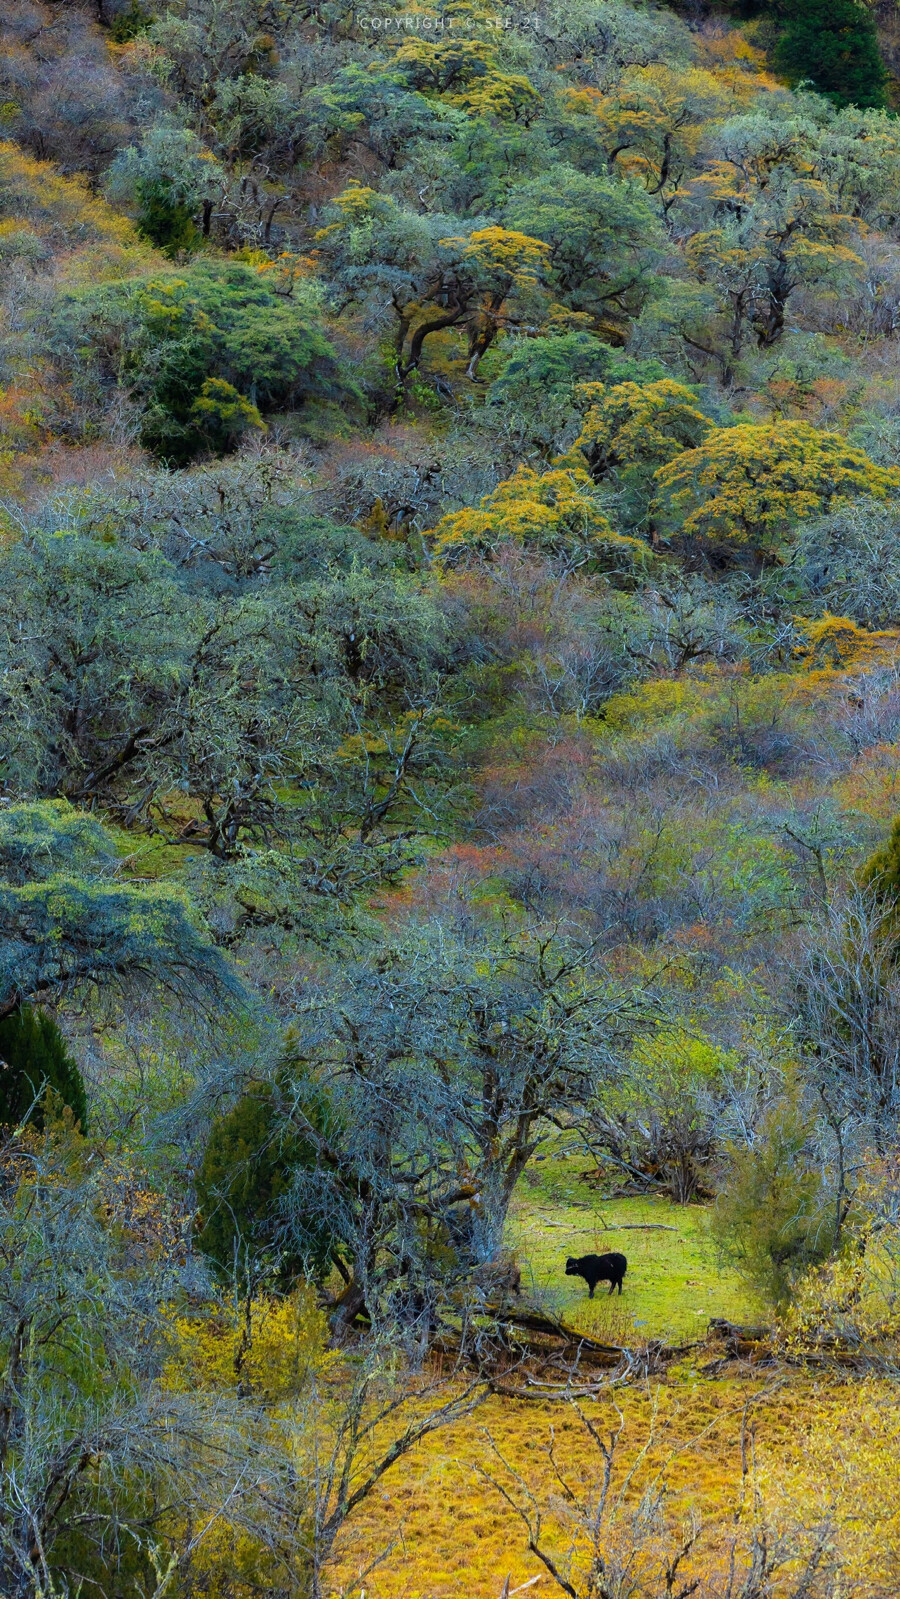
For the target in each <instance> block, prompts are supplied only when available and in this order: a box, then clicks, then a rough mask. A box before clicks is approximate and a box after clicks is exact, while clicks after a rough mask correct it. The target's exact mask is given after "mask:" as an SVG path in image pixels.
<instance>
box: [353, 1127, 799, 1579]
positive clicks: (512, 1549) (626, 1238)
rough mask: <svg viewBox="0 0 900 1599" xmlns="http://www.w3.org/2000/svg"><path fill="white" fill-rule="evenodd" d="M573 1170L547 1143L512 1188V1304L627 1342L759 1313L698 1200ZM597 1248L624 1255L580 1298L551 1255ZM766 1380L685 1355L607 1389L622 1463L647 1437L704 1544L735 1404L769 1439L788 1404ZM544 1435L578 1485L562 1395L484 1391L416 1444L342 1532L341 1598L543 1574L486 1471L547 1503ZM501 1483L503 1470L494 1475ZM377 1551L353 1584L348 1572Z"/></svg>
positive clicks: (732, 1453)
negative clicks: (747, 1410) (661, 1370)
mask: <svg viewBox="0 0 900 1599" xmlns="http://www.w3.org/2000/svg"><path fill="white" fill-rule="evenodd" d="M588 1165H589V1162H588V1161H587V1159H586V1158H585V1157H584V1155H583V1154H581V1153H580V1152H578V1153H575V1152H567V1150H566V1146H565V1144H564V1143H561V1142H558V1143H557V1146H556V1148H555V1149H553V1150H552V1152H551V1153H549V1154H548V1155H546V1156H545V1158H543V1159H538V1160H535V1161H533V1162H532V1164H531V1166H530V1167H529V1169H528V1171H527V1172H526V1174H525V1179H524V1181H523V1182H522V1183H521V1184H520V1187H519V1191H518V1193H517V1196H516V1199H515V1202H514V1206H513V1210H512V1214H511V1217H510V1223H509V1231H508V1237H507V1243H508V1246H509V1249H510V1250H511V1251H512V1252H515V1255H516V1258H517V1260H518V1261H519V1264H520V1266H521V1269H522V1286H523V1303H531V1304H538V1305H540V1306H541V1307H542V1308H544V1309H545V1310H546V1311H548V1312H551V1313H553V1314H555V1315H557V1316H561V1317H562V1318H563V1319H564V1320H565V1321H566V1322H568V1323H569V1324H571V1325H573V1326H575V1327H577V1328H578V1329H579V1330H580V1331H584V1332H586V1333H588V1334H591V1335H593V1336H595V1337H598V1338H599V1339H601V1340H602V1341H604V1342H621V1343H626V1344H629V1345H632V1346H633V1345H636V1344H640V1343H643V1342H645V1341H646V1340H648V1339H651V1338H661V1339H664V1340H665V1341H667V1342H675V1343H689V1342H691V1341H692V1340H693V1339H695V1338H698V1337H700V1336H702V1334H703V1332H704V1331H705V1329H706V1323H707V1321H708V1320H709V1318H710V1317H712V1316H725V1317H728V1318H729V1319H733V1320H747V1319H753V1318H755V1317H756V1316H757V1314H758V1312H759V1307H758V1306H757V1305H754V1303H753V1301H752V1299H751V1298H750V1296H749V1295H748V1294H747V1292H746V1290H745V1289H744V1288H743V1286H742V1285H741V1283H740V1281H739V1280H738V1278H737V1277H736V1276H735V1275H734V1273H733V1272H730V1271H728V1270H727V1269H725V1268H724V1267H723V1266H722V1265H721V1263H720V1262H719V1261H718V1260H717V1257H716V1252H715V1249H714V1246H713V1243H712V1240H711V1238H710V1234H709V1229H708V1211H707V1210H706V1209H705V1208H704V1207H703V1206H687V1207H683V1206H681V1207H680V1206H675V1205H671V1204H670V1203H669V1202H668V1201H666V1200H662V1199H653V1198H646V1199H645V1198H641V1199H631V1198H626V1199H609V1198H604V1197H602V1196H601V1195H600V1194H598V1193H597V1192H596V1191H595V1190H594V1189H593V1188H592V1187H591V1186H590V1184H588V1183H587V1182H586V1181H585V1180H584V1173H585V1170H586V1168H587V1167H588ZM644 1229H651V1230H644ZM610 1249H618V1250H621V1252H622V1253H623V1254H625V1255H627V1257H628V1261H629V1267H628V1273H627V1275H626V1279H625V1289H624V1293H623V1294H622V1296H621V1299H620V1298H619V1296H618V1295H615V1296H613V1297H612V1298H610V1297H609V1295H608V1292H607V1289H606V1288H605V1286H603V1285H601V1287H600V1288H599V1289H598V1290H597V1297H596V1298H595V1299H594V1300H593V1301H591V1300H590V1299H589V1298H588V1291H587V1287H586V1285H585V1284H584V1282H583V1281H582V1280H581V1279H580V1278H574V1277H569V1278H567V1277H566V1276H565V1262H566V1257H567V1255H569V1254H576V1255H581V1254H587V1253H598V1254H599V1253H602V1252H604V1251H606V1250H610ZM706 1358H708V1357H706ZM770 1386H771V1375H770V1374H767V1373H760V1374H759V1375H758V1376H756V1377H752V1378H748V1377H746V1376H745V1377H742V1378H740V1379H738V1378H735V1377H734V1376H726V1377H724V1378H722V1379H719V1380H717V1379H715V1378H713V1377H703V1376H702V1375H701V1374H700V1373H699V1372H698V1370H697V1369H696V1368H695V1366H694V1365H692V1363H691V1356H690V1355H688V1356H687V1357H686V1358H685V1359H684V1360H683V1361H682V1362H681V1363H680V1364H679V1365H678V1366H675V1367H672V1368H670V1371H669V1374H668V1376H667V1377H666V1379H665V1380H664V1381H663V1382H662V1383H651V1384H647V1385H644V1386H641V1385H637V1386H635V1387H634V1388H629V1389H620V1390H618V1392H617V1393H616V1396H615V1398H616V1404H617V1405H618V1407H619V1410H620V1411H621V1413H622V1414H623V1415H624V1416H625V1418H626V1424H627V1425H626V1432H625V1435H624V1438H623V1450H622V1459H623V1463H625V1462H628V1461H630V1460H633V1459H634V1457H635V1455H636V1453H637V1452H638V1451H639V1450H640V1448H641V1447H642V1446H643V1445H644V1444H646V1442H647V1440H648V1437H649V1435H650V1433H651V1431H653V1432H655V1434H656V1438H657V1441H656V1442H655V1443H654V1445H653V1446H652V1448H651V1450H650V1454H649V1456H648V1467H647V1469H648V1472H649V1476H650V1477H652V1476H653V1474H654V1473H655V1472H657V1471H659V1470H660V1469H662V1470H664V1472H665V1475H666V1478H667V1481H668V1482H669V1484H670V1487H671V1490H672V1495H673V1498H672V1503H673V1507H674V1508H675V1516H676V1521H677V1519H678V1517H679V1516H684V1515H687V1514H689V1513H690V1512H691V1510H692V1509H696V1510H697V1511H698V1512H699V1513H700V1514H701V1515H702V1519H703V1521H704V1523H706V1524H707V1526H708V1527H709V1532H710V1537H711V1539H712V1541H713V1545H714V1546H715V1551H717V1550H718V1545H719V1543H720V1542H721V1539H720V1538H719V1533H718V1531H717V1529H723V1528H727V1527H729V1526H730V1525H731V1520H730V1518H731V1516H732V1514H733V1509H734V1504H735V1502H736V1495H737V1493H738V1487H739V1481H740V1428H741V1416H742V1414H743V1408H744V1405H745V1403H746V1401H747V1399H748V1398H751V1399H752V1400H753V1402H754V1407H755V1408H758V1411H759V1416H760V1421H761V1423H762V1426H763V1427H764V1428H765V1430H766V1431H767V1433H768V1434H769V1435H770V1437H771V1438H772V1439H773V1440H776V1439H778V1438H780V1437H782V1436H787V1434H788V1433H789V1432H790V1431H791V1426H790V1422H789V1420H788V1411H787V1410H786V1409H785V1407H784V1405H783V1403H781V1402H780V1401H776V1399H775V1396H774V1394H773V1395H772V1396H771V1397H770V1396H769V1389H770ZM797 1402H798V1403H799V1402H800V1401H799V1389H798V1398H797ZM792 1404H793V1402H792ZM586 1405H587V1408H588V1409H589V1411H590V1413H591V1417H592V1419H593V1420H594V1421H597V1422H599V1423H601V1424H602V1426H603V1427H604V1428H606V1427H615V1426H616V1425H617V1424H618V1412H617V1410H616V1409H615V1408H614V1406H613V1404H612V1403H611V1397H610V1396H604V1397H600V1398H598V1399H597V1400H588V1401H586ZM654 1415H655V1420H654V1419H653V1417H654ZM551 1438H555V1439H556V1440H557V1447H558V1448H559V1447H561V1448H562V1449H563V1450H564V1452H565V1457H566V1459H567V1461H568V1462H569V1464H570V1465H571V1468H572V1471H573V1474H574V1479H575V1480H576V1481H578V1482H579V1483H581V1484H582V1485H583V1488H584V1491H585V1492H586V1493H590V1492H591V1491H592V1488H593V1486H594V1485H595V1484H596V1481H597V1478H598V1474H599V1467H600V1465H601V1464H602V1463H601V1462H600V1461H599V1459H598V1457H597V1454H596V1450H595V1448H594V1446H593V1444H592V1443H591V1441H590V1439H589V1438H588V1436H587V1434H586V1432H585V1430H584V1428H583V1426H582V1424H581V1423H580V1421H579V1419H578V1417H577V1415H576V1414H575V1413H574V1412H573V1411H572V1408H571V1406H569V1405H567V1404H564V1403H563V1404H561V1403H559V1402H551V1401H547V1402H542V1401H540V1400H537V1401H536V1400H527V1401H516V1400H511V1399H509V1398H505V1397H499V1396H498V1397H495V1398H492V1399H491V1400H489V1401H488V1403H487V1404H486V1405H484V1406H483V1407H482V1408H481V1409H480V1410H479V1411H477V1412H476V1414H475V1415H474V1416H472V1417H471V1418H470V1419H469V1420H467V1421H464V1422H460V1423H457V1425H456V1426H454V1427H452V1428H449V1429H447V1430H446V1431H442V1432H438V1433H436V1434H435V1435H434V1436H433V1437H431V1438H429V1439H427V1440H425V1441H424V1442H423V1443H422V1444H421V1445H420V1446H418V1448H417V1449H416V1450H414V1451H413V1452H412V1453H411V1454H410V1455H409V1456H408V1457H406V1459H404V1460H403V1461H401V1462H400V1464H399V1465H398V1466H397V1467H396V1468H395V1469H394V1470H393V1471H392V1472H391V1473H390V1474H389V1476H388V1477H386V1478H385V1479H383V1481H382V1483H381V1485H380V1487H379V1490H378V1491H377V1492H376V1494H375V1495H374V1496H373V1497H372V1498H371V1499H369V1500H368V1501H367V1502H366V1503H365V1504H364V1505H363V1506H361V1507H360V1510H359V1512H357V1514H356V1516H355V1517H354V1519H353V1522H352V1525H351V1526H350V1527H349V1528H348V1536H347V1539H346V1541H345V1544H344V1559H343V1561H342V1564H341V1568H340V1573H339V1575H340V1578H341V1580H342V1581H343V1582H344V1583H346V1584H347V1587H346V1590H345V1591H346V1592H347V1594H348V1599H349V1596H353V1599H359V1594H360V1592H361V1591H363V1590H364V1592H365V1594H366V1596H367V1599H499V1595H500V1593H501V1590H502V1587H503V1583H504V1581H505V1579H506V1577H507V1575H509V1577H510V1585H511V1587H512V1588H515V1587H516V1586H517V1584H520V1583H526V1582H529V1581H530V1580H531V1579H532V1578H535V1577H538V1576H539V1575H540V1574H541V1573H542V1571H543V1568H542V1567H541V1565H540V1562H539V1561H537V1560H536V1558H535V1557H534V1555H532V1554H530V1553H529V1551H528V1547H527V1542H528V1538H527V1533H526V1532H525V1529H524V1527H523V1524H522V1522H521V1521H520V1520H519V1519H518V1518H517V1516H516V1515H515V1513H514V1511H513V1510H512V1509H511V1507H510V1506H509V1505H508V1504H507V1503H506V1502H505V1501H504V1500H503V1498H502V1496H501V1495H500V1493H499V1492H498V1491H497V1489H496V1488H495V1487H493V1486H492V1485H491V1483H490V1481H489V1480H488V1478H489V1476H495V1477H497V1478H498V1479H499V1478H504V1472H505V1468H504V1467H502V1466H501V1465H500V1461H499V1457H500V1456H501V1455H502V1456H503V1458H504V1459H505V1460H506V1461H507V1462H508V1463H509V1465H510V1466H511V1467H512V1468H513V1469H514V1470H515V1471H516V1472H519V1473H520V1474H521V1476H522V1479H523V1481H524V1482H527V1483H528V1485H529V1487H530V1488H531V1490H532V1491H533V1492H534V1494H535V1496H536V1499H538V1500H547V1501H548V1502H549V1500H550V1499H552V1497H553V1494H554V1492H555V1489H554V1484H553V1481H552V1472H551V1468H550V1464H549V1461H548V1456H547V1448H548V1445H549V1444H550V1442H551ZM498 1452H499V1453H498ZM485 1473H487V1475H485ZM645 1476H646V1473H645ZM504 1480H506V1481H507V1482H509V1481H510V1480H511V1479H509V1476H508V1473H507V1474H506V1477H505V1479H504ZM647 1480H649V1477H648V1478H647ZM643 1482H644V1477H642V1478H641V1483H642V1484H643ZM557 1497H558V1495H557ZM549 1525H550V1526H551V1538H552V1540H554V1543H555V1547H556V1548H557V1549H562V1547H563V1542H562V1541H560V1540H561V1532H560V1529H559V1528H558V1527H556V1529H555V1530H552V1529H553V1528H554V1512H553V1511H552V1509H551V1513H550V1523H549ZM386 1550H390V1552H389V1553H387V1554H386V1556H385V1558H384V1560H383V1561H382V1562H381V1563H379V1564H378V1565H377V1566H376V1568H375V1569H374V1570H372V1571H371V1572H370V1573H369V1574H368V1576H366V1577H365V1578H364V1579H361V1578H360V1577H359V1575H358V1574H360V1573H362V1572H363V1571H365V1568H366V1566H367V1565H368V1564H369V1562H370V1561H371V1560H372V1559H373V1558H374V1557H375V1556H376V1555H377V1554H378V1552H379V1551H386ZM702 1558H703V1560H704V1561H705V1562H707V1565H708V1562H709V1560H710V1559H713V1560H716V1559H718V1558H719V1554H718V1552H713V1553H711V1552H710V1544H709V1543H707V1544H706V1545H705V1548H704V1553H703V1556H702ZM699 1559H700V1556H699V1554H698V1560H699ZM551 1586H552V1585H551V1583H550V1581H549V1580H548V1579H547V1576H546V1573H545V1572H544V1573H543V1575H541V1576H540V1582H539V1583H537V1584H535V1592H536V1593H537V1594H538V1595H539V1594H541V1593H543V1592H546V1593H548V1594H549V1593H550V1592H551ZM528 1591H529V1592H530V1589H529V1590H528Z"/></svg>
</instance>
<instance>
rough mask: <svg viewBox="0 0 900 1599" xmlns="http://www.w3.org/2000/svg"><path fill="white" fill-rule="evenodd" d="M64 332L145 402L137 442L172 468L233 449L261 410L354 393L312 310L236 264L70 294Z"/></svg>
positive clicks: (104, 377) (101, 370)
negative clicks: (140, 442) (209, 453)
mask: <svg viewBox="0 0 900 1599" xmlns="http://www.w3.org/2000/svg"><path fill="white" fill-rule="evenodd" d="M60 333H61V336H62V339H61V342H62V341H64V342H65V349H64V350H62V352H61V353H62V359H63V360H66V359H71V349H72V346H73V344H77V345H80V348H79V351H78V353H79V355H80V356H81V357H82V359H83V358H84V357H85V356H87V357H88V358H90V357H93V360H94V363H95V369H96V371H97V376H98V379H99V381H100V383H101V384H102V385H103V386H104V387H105V386H106V385H108V384H109V382H110V381H113V382H119V383H125V384H127V386H128V388H129V389H130V391H131V393H132V395H133V396H134V397H136V398H137V399H138V400H140V401H142V402H143V405H144V421H143V428H142V442H143V443H144V445H145V446H146V447H147V448H148V449H149V450H151V451H152V452H153V454H154V455H156V456H157V457H159V458H160V459H161V460H164V461H166V462H168V463H169V464H171V465H182V464H184V463H185V462H187V461H190V460H191V459H193V457H194V456H196V455H198V454H200V453H201V452H203V451H206V450H212V451H214V452H216V453H224V452H225V451H227V450H229V449H233V448H234V446H235V444H236V443H237V442H238V440H239V439H240V437H241V435H242V434H243V433H244V432H246V430H247V428H251V427H259V426H260V425H261V415H260V414H261V413H266V412H271V411H277V410H292V411H293V410H297V409H298V408H300V407H301V406H302V405H303V404H304V402H305V401H306V400H307V399H320V400H321V399H341V400H342V401H343V402H344V403H345V404H346V402H347V400H348V399H351V398H353V397H355V396H356V390H355V387H354V385H353V384H352V382H350V381H349V379H348V378H347V377H345V375H344V374H343V372H342V370H341V367H340V364H339V361H338V357H337V354H336V352H335V351H334V349H333V348H332V346H331V345H330V344H329V342H328V340H327V339H326V337H325V335H324V333H323V332H322V331H321V329H320V327H319V326H318V325H317V323H316V318H315V314H314V313H313V312H311V311H310V309H309V307H308V306H303V305H302V304H298V303H297V302H296V301H295V300H293V299H288V298H286V297H284V296H282V295H278V294H275V293H274V292H273V290H272V289H270V288H269V286H268V283H267V281H266V277H265V274H264V273H263V272H261V271H259V270H257V268H256V267H254V266H248V265H247V264H245V263H244V262H238V261H230V262H226V263H222V262H205V261H204V262H195V263H192V264H191V265H190V266H189V267H187V268H186V269H185V270H184V271H183V272H181V273H178V274H176V273H174V272H173V273H172V274H166V275H165V276H162V277H159V278H140V279H133V280H131V281H129V282H126V283H113V284H105V285H104V286H103V287H102V288H100V289H92V290H88V291H87V292H86V293H84V294H82V295H79V296H78V297H77V298H75V297H72V298H71V299H69V300H68V301H67V302H66V304H65V307H64V310H63V311H62V313H61V321H60Z"/></svg>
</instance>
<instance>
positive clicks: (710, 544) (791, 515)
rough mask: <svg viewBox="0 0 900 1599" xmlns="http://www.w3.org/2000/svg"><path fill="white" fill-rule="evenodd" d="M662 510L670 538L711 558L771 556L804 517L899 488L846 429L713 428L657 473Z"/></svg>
mask: <svg viewBox="0 0 900 1599" xmlns="http://www.w3.org/2000/svg"><path fill="white" fill-rule="evenodd" d="M656 483H657V501H656V507H655V510H656V514H657V516H658V518H659V521H660V525H661V526H662V527H663V528H664V529H665V530H666V531H667V532H668V534H669V535H670V537H671V539H672V540H673V541H675V542H677V543H679V544H681V545H686V546H688V547H689V548H691V547H692V548H693V550H694V551H695V552H696V553H698V554H702V555H703V556H704V557H706V558H711V559H713V560H732V559H735V558H736V557H737V558H743V559H748V558H749V559H750V560H751V561H753V562H763V563H765V562H770V561H772V560H773V559H774V558H775V557H776V556H777V552H778V550H779V548H780V547H781V546H782V545H783V543H784V541H785V539H786V538H787V537H788V535H789V533H790V530H791V527H792V526H793V525H794V524H795V523H796V522H799V521H800V520H801V519H802V518H804V517H809V516H818V515H820V514H822V513H823V512H825V511H828V510H830V509H832V508H833V507H835V506H837V505H841V504H844V503H846V502H847V501H849V500H854V499H857V498H859V497H860V496H861V495H864V494H867V495H871V496H872V497H874V498H875V499H884V498H886V496H887V495H888V494H889V493H890V492H891V490H892V489H898V488H900V470H898V469H897V468H896V467H881V466H877V465H876V464H875V462H874V461H872V460H870V458H869V456H867V455H866V454H865V452H864V451H863V450H859V449H856V448H855V447H854V446H853V445H851V444H848V443H847V440H846V439H845V438H843V437H842V436H841V434H840V433H826V432H824V431H821V430H820V429H819V428H815V427H812V426H811V425H810V423H808V422H779V423H777V424H774V423H764V424H760V423H749V422H745V423H741V424H740V425H739V426H737V427H731V428H715V429H714V430H713V431H712V432H711V433H709V434H708V435H707V437H706V438H705V440H704V441H703V443H702V444H699V445H698V446H697V447H696V449H690V450H683V451H682V452H681V454H679V455H677V456H676V457H675V459H674V460H672V461H669V462H668V463H667V464H666V465H665V466H662V467H660V468H659V470H658V471H657V473H656Z"/></svg>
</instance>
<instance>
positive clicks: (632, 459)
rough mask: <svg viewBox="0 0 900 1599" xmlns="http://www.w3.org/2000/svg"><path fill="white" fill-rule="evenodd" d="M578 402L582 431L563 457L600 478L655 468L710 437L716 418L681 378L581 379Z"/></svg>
mask: <svg viewBox="0 0 900 1599" xmlns="http://www.w3.org/2000/svg"><path fill="white" fill-rule="evenodd" d="M575 402H576V404H580V405H582V406H585V405H586V407H587V409H586V410H585V413H584V420H583V422H582V426H581V432H580V433H579V435H578V438H577V439H576V440H575V443H574V444H573V446H572V448H571V450H570V451H569V453H568V455H567V456H565V457H564V458H563V459H564V460H565V462H566V463H567V464H571V465H573V466H581V467H583V466H585V465H586V466H587V467H588V468H589V469H590V472H591V475H592V476H593V477H594V478H596V479H597V480H598V481H599V480H600V479H602V478H605V477H608V476H609V474H610V473H611V472H614V471H619V470H622V469H627V468H629V467H642V468H644V469H650V470H651V471H656V470H657V469H658V468H659V467H661V466H664V465H665V464H666V462H667V461H672V460H674V459H675V457H676V456H678V455H680V454H681V452H682V451H683V450H692V449H694V448H695V447H696V445H698V444H700V443H702V441H703V440H704V439H705V438H706V436H707V434H708V433H709V431H710V429H711V428H712V427H713V423H712V421H711V420H710V418H709V417H708V416H705V415H704V413H703V412H702V411H701V410H700V409H699V407H698V405H697V397H696V395H695V394H694V393H693V392H692V390H691V389H688V388H685V386H684V384H682V383H674V382H673V381H672V379H671V378H662V379H660V381H659V382H656V383H617V384H616V386H615V388H611V389H609V388H607V387H606V386H605V384H603V383H580V384H579V385H578V387H577V388H576V390H575Z"/></svg>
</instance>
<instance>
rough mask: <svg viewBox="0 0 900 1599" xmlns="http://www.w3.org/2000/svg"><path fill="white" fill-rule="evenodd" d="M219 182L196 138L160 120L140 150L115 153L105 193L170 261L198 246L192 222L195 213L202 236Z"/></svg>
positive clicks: (211, 159)
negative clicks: (131, 213) (199, 218)
mask: <svg viewBox="0 0 900 1599" xmlns="http://www.w3.org/2000/svg"><path fill="white" fill-rule="evenodd" d="M222 179H223V173H222V169H221V167H220V166H219V164H218V162H217V161H216V160H215V159H214V157H213V155H212V153H211V152H210V151H209V150H207V149H205V148H204V146H203V145H202V144H201V142H200V140H199V139H198V138H197V137H196V135H195V134H194V133H192V132H191V131H190V130H189V129H188V128H182V127H179V126H178V124H177V123H176V122H173V121H172V120H171V119H168V118H164V119H163V120H161V121H160V122H156V123H154V124H152V125H151V127H150V128H149V129H148V131H147V133H146V135H145V137H144V139H143V140H142V142H141V144H140V147H137V146H134V145H129V146H128V148H127V149H125V150H123V151H121V152H120V154H119V155H118V156H117V157H116V159H115V161H114V162H113V164H112V166H111V168H110V170H109V173H108V175H107V178H106V190H107V193H108V194H109V196H110V199H112V200H114V201H119V202H120V203H121V202H123V201H124V202H125V204H126V205H128V204H130V205H131V206H132V208H133V209H134V211H135V212H136V221H137V225H138V229H139V231H140V232H141V233H142V234H143V235H144V237H145V238H146V239H149V240H150V241H151V243H152V244H156V245H158V246H159V247H160V249H162V250H164V251H165V253H166V255H170V256H175V255H177V254H178V253H179V252H180V251H182V250H191V249H193V248H194V247H195V246H196V245H197V244H198V243H199V242H200V238H201V231H200V229H198V227H197V225H196V218H197V216H198V214H200V213H201V212H202V214H203V219H204V220H203V224H202V231H203V232H204V233H208V232H209V212H210V209H211V206H212V196H213V194H214V192H215V190H216V188H217V186H219V185H220V184H221V182H222ZM205 201H208V202H209V204H208V206H207V207H206V208H204V202H205Z"/></svg>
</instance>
